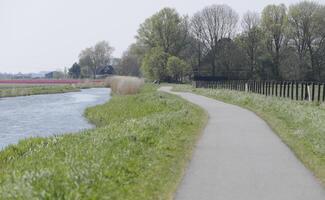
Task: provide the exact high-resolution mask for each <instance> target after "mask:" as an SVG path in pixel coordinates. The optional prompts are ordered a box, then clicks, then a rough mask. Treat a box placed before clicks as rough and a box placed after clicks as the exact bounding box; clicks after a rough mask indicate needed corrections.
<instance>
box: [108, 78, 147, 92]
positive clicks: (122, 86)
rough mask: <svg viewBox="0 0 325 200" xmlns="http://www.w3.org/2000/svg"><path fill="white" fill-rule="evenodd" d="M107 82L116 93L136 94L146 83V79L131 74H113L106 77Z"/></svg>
mask: <svg viewBox="0 0 325 200" xmlns="http://www.w3.org/2000/svg"><path fill="white" fill-rule="evenodd" d="M106 84H107V86H109V87H110V88H111V90H112V91H113V92H114V93H115V94H119V95H128V94H136V93H138V92H139V91H140V89H141V88H142V86H143V85H144V80H143V79H140V78H137V77H130V76H113V77H108V78H107V79H106Z"/></svg>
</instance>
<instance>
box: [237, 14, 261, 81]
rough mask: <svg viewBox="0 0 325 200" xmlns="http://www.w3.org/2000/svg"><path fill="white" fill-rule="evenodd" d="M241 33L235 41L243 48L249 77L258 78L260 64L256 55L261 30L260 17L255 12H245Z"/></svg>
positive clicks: (259, 51)
mask: <svg viewBox="0 0 325 200" xmlns="http://www.w3.org/2000/svg"><path fill="white" fill-rule="evenodd" d="M241 25H242V29H243V32H242V34H241V35H240V36H239V37H238V39H237V43H238V44H239V46H240V47H241V48H242V49H243V50H244V52H245V54H246V57H247V60H248V65H249V71H250V74H249V78H252V79H257V78H260V76H259V72H260V69H259V67H260V65H259V64H258V57H259V54H260V53H261V51H262V50H261V48H262V47H261V43H262V30H261V29H260V27H259V25H260V17H259V15H258V14H257V13H255V12H246V13H245V14H244V16H243V19H242V23H241Z"/></svg>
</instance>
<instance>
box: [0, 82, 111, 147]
mask: <svg viewBox="0 0 325 200" xmlns="http://www.w3.org/2000/svg"><path fill="white" fill-rule="evenodd" d="M109 98H110V89H106V88H94V89H85V90H82V91H81V92H70V93H63V94H48V95H35V96H27V97H11V98H1V99H0V149H3V148H4V147H6V146H7V145H9V144H15V143H17V142H18V141H19V140H21V139H23V138H26V137H35V136H42V137H46V136H50V135H54V134H63V133H68V132H77V131H80V130H83V129H88V128H92V127H93V126H92V125H91V124H89V123H88V122H87V120H86V119H85V118H84V117H83V113H84V111H85V109H86V108H87V107H89V106H94V105H98V104H103V103H105V102H107V101H108V100H109Z"/></svg>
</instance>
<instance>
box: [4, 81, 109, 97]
mask: <svg viewBox="0 0 325 200" xmlns="http://www.w3.org/2000/svg"><path fill="white" fill-rule="evenodd" d="M103 86H104V83H80V84H66V85H55V84H53V85H51V84H49V85H26V84H25V85H24V84H0V98H2V97H17V96H30V95H39V94H57V93H66V92H77V91H80V89H87V88H94V87H103Z"/></svg>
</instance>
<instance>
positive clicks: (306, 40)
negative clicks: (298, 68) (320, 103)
mask: <svg viewBox="0 0 325 200" xmlns="http://www.w3.org/2000/svg"><path fill="white" fill-rule="evenodd" d="M288 21H289V25H290V38H291V40H292V43H293V45H294V46H295V48H296V51H297V53H298V55H299V57H300V62H301V63H302V62H305V60H306V59H308V60H309V66H310V71H311V74H312V78H313V79H318V80H320V78H321V77H320V75H321V67H320V66H319V65H318V59H319V57H318V56H317V53H316V52H317V51H318V49H319V48H320V46H321V43H322V42H323V41H324V39H325V31H324V26H325V9H324V6H321V5H320V4H318V3H316V2H312V1H303V2H300V3H297V4H294V5H291V6H290V7H289V12H288ZM307 53H308V57H307V55H306V54H307Z"/></svg>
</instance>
